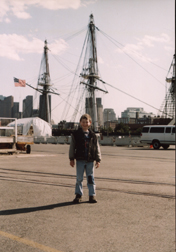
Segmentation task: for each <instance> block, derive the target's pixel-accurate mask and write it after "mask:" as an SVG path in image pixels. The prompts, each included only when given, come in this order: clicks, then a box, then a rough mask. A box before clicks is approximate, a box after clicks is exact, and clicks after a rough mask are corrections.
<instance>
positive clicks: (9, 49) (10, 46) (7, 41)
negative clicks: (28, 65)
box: [0, 34, 68, 61]
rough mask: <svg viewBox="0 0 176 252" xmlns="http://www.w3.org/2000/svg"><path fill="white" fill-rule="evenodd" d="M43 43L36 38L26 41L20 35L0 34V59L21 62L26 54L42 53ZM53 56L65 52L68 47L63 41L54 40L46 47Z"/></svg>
mask: <svg viewBox="0 0 176 252" xmlns="http://www.w3.org/2000/svg"><path fill="white" fill-rule="evenodd" d="M43 47H44V42H43V41H42V40H40V39H37V38H32V40H28V39H27V38H25V37H24V36H22V35H17V34H9V35H7V34H1V35H0V57H6V58H9V59H13V60H18V61H19V60H23V58H22V56H21V55H24V54H28V53H42V52H43ZM48 47H49V49H51V51H52V53H53V54H56V55H58V54H59V53H61V52H62V51H64V50H66V49H67V47H68V45H67V43H66V42H65V41H64V40H61V39H60V40H55V41H54V42H53V43H51V44H49V45H48Z"/></svg>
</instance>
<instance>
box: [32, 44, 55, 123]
mask: <svg viewBox="0 0 176 252" xmlns="http://www.w3.org/2000/svg"><path fill="white" fill-rule="evenodd" d="M44 43H45V44H44V53H43V58H42V61H41V66H40V73H39V77H38V84H37V86H38V88H37V89H36V90H37V91H39V92H40V93H41V95H40V104H39V117H40V118H41V119H43V120H45V121H46V122H48V123H51V96H50V95H49V93H51V94H56V95H59V94H58V93H56V92H54V91H53V90H52V89H51V86H52V84H51V79H50V72H49V63H48V50H49V49H48V45H47V40H45V42H44ZM39 86H41V87H42V89H40V88H39Z"/></svg>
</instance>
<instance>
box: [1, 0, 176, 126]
mask: <svg viewBox="0 0 176 252" xmlns="http://www.w3.org/2000/svg"><path fill="white" fill-rule="evenodd" d="M174 4H175V1H174V0H168V1H165V0H161V1H158V0H153V1H151V2H149V1H147V0H142V1H139V0H133V1H130V0H126V1H123V0H119V1H113V0H110V1H100V0H93V1H84V0H75V1H56V0H53V1H52V4H51V2H50V1H48V0H46V1H44V2H43V1H41V0H36V1H34V2H31V1H28V0H26V1H25V2H19V1H15V0H7V1H2V8H1V10H0V22H1V23H2V24H3V25H2V29H1V33H0V36H1V40H0V48H1V50H0V62H1V66H2V71H1V82H2V83H4V86H3V91H2V92H3V93H2V95H4V96H9V95H12V96H14V101H15V102H19V103H20V109H21V107H22V100H23V99H24V98H25V97H26V96H27V95H33V96H34V107H35V108H36V107H37V106H38V104H39V101H38V97H39V94H37V93H35V91H34V90H32V89H31V88H29V87H27V86H26V87H22V88H21V87H15V86H14V83H13V77H16V78H20V79H24V80H26V82H27V83H29V84H31V85H32V86H33V87H37V80H38V73H39V68H40V63H41V60H42V53H43V47H44V41H45V39H46V40H47V41H48V47H49V53H50V55H49V64H50V75H51V80H52V83H54V86H53V87H54V88H57V92H58V93H60V96H57V97H56V96H54V95H52V104H51V107H52V112H51V113H52V118H51V119H54V121H56V122H59V121H61V120H65V119H66V120H67V121H69V120H71V118H72V115H73V113H74V110H75V104H74V102H75V100H76V99H77V98H76V97H74V93H72V94H70V96H71V97H72V98H73V101H72V102H71V103H70V104H69V106H70V109H69V111H68V113H67V115H65V118H64V117H63V111H65V105H66V104H67V100H68V95H69V92H70V86H71V85H72V83H73V79H74V77H75V75H74V73H75V69H76V68H77V65H78V62H79V57H80V54H81V50H82V47H83V43H84V38H85V35H86V30H87V25H88V22H89V16H90V14H91V13H93V15H94V20H95V25H96V27H97V28H98V30H97V54H98V65H99V73H100V74H99V75H100V77H101V79H102V80H103V81H105V82H106V83H107V85H104V87H105V88H106V90H107V91H108V94H103V95H102V96H101V98H102V104H103V107H104V108H113V109H114V111H115V113H116V115H117V117H118V116H120V115H121V112H122V111H124V110H125V109H126V108H127V107H143V108H144V110H145V111H148V112H153V113H154V114H157V109H160V106H161V104H162V102H163V100H164V97H165V94H166V83H165V78H166V76H167V74H168V70H169V67H170V64H171V62H172V59H173V55H174V53H175V49H174V41H175V37H174V25H175V14H174V9H175V8H174ZM2 10H4V11H2ZM105 16H106V19H105V18H104V17H105ZM80 72H81V71H80ZM80 72H78V74H80ZM108 84H110V85H108ZM2 85H3V84H1V86H2ZM77 85H80V83H79V80H78V82H77ZM114 87H115V88H114ZM168 87H169V86H167V88H168ZM121 91H124V92H125V93H127V94H130V95H131V96H133V97H136V98H137V99H139V100H141V101H143V102H145V103H147V104H149V105H151V106H149V105H146V104H144V103H141V102H140V101H139V100H136V99H134V98H132V97H130V96H128V95H126V94H124V93H123V92H121ZM97 97H99V93H97ZM155 108H156V109H155ZM81 112H82V111H79V113H81ZM78 116H79V114H78ZM77 120H78V119H77Z"/></svg>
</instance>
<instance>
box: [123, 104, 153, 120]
mask: <svg viewBox="0 0 176 252" xmlns="http://www.w3.org/2000/svg"><path fill="white" fill-rule="evenodd" d="M144 117H149V118H150V117H155V115H154V114H153V113H152V112H150V113H147V112H145V111H144V109H143V108H139V107H128V108H127V109H126V110H124V111H123V112H121V118H118V123H120V122H123V123H127V124H128V123H132V122H133V123H136V121H137V120H139V119H140V118H144Z"/></svg>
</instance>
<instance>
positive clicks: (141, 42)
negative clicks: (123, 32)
mask: <svg viewBox="0 0 176 252" xmlns="http://www.w3.org/2000/svg"><path fill="white" fill-rule="evenodd" d="M136 40H137V41H138V42H137V44H126V45H125V46H124V47H122V48H121V49H117V50H116V51H117V52H118V53H122V52H124V53H126V54H129V55H132V56H134V57H135V58H138V59H140V60H142V61H144V62H147V61H157V59H152V58H149V57H148V56H146V54H145V49H146V47H148V48H151V47H156V46H158V45H159V44H164V45H165V46H164V49H165V50H169V48H170V47H169V45H170V44H171V40H170V37H169V36H168V35H167V34H165V33H162V34H161V36H159V37H154V36H149V35H145V36H144V37H143V38H142V39H139V38H136Z"/></svg>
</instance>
